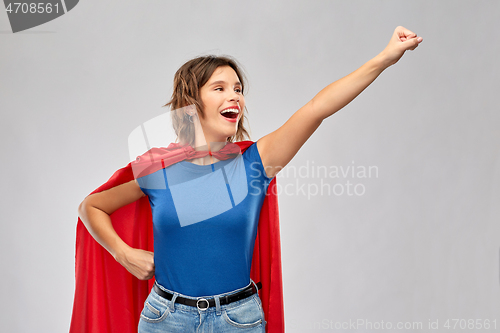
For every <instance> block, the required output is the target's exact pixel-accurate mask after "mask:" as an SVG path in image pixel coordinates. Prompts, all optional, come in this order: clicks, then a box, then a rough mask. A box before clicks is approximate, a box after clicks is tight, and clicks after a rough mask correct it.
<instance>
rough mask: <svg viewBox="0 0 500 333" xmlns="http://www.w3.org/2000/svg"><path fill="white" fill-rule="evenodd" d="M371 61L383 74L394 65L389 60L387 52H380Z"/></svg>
mask: <svg viewBox="0 0 500 333" xmlns="http://www.w3.org/2000/svg"><path fill="white" fill-rule="evenodd" d="M371 61H372V62H373V65H374V66H375V67H376V68H377V69H379V70H380V71H381V72H382V71H383V70H385V69H386V68H387V67H389V66H391V65H393V63H391V60H390V59H389V57H388V56H387V54H386V53H385V51H382V52H380V53H379V54H378V55H377V56H375V57H374V58H373V59H372V60H371Z"/></svg>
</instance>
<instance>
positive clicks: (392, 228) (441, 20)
mask: <svg viewBox="0 0 500 333" xmlns="http://www.w3.org/2000/svg"><path fill="white" fill-rule="evenodd" d="M499 13H500V2H498V1H456V0H453V1H451V0H450V1H403V2H401V1H307V2H306V1H301V2H298V1H293V2H291V1H274V2H263V1H251V2H248V1H247V2H235V1H184V2H183V3H182V4H180V2H174V1H134V2H124V1H106V2H102V1H95V0H86V1H81V2H80V3H79V4H78V6H76V7H75V8H74V9H73V10H72V11H71V12H69V13H68V14H66V15H63V16H62V17H60V18H58V19H56V20H54V21H51V22H48V23H47V24H44V25H42V26H39V27H36V28H34V29H31V30H29V31H26V32H24V33H18V34H12V33H10V32H9V31H10V26H9V23H8V20H7V15H6V13H5V12H3V13H2V14H0V30H1V31H2V33H1V34H0V49H1V52H0V101H1V102H0V103H1V104H0V105H1V122H0V126H1V131H0V135H1V140H0V145H1V154H2V162H3V163H2V164H1V166H0V168H1V169H0V171H1V174H2V176H3V183H4V185H3V186H2V191H1V194H0V195H1V201H0V202H1V211H2V217H1V227H0V228H1V229H0V250H1V251H0V260H1V269H2V274H1V283H0V299H1V303H0V304H1V305H0V306H1V308H0V322H1V326H2V331H4V332H51V333H53V332H66V331H67V330H68V327H69V322H70V317H71V310H72V302H73V292H74V247H75V243H74V241H75V225H76V224H75V223H76V217H77V207H78V204H79V203H80V202H81V201H82V200H83V198H84V197H85V196H86V195H87V194H88V193H90V192H91V191H92V190H93V189H95V188H96V187H97V186H99V185H100V184H102V183H103V182H104V181H106V180H107V179H108V178H109V177H110V176H111V174H112V173H113V172H114V171H115V170H116V169H118V168H120V167H122V166H124V165H126V164H127V163H128V162H129V158H128V151H127V137H128V134H129V133H130V132H131V131H132V130H133V129H134V128H135V127H136V126H138V125H140V124H141V123H143V122H144V121H147V120H149V119H151V118H153V117H155V116H157V115H159V114H162V113H163V112H165V109H164V108H161V107H160V106H161V105H163V104H164V103H166V102H167V101H168V98H169V97H170V94H171V91H172V82H173V75H174V73H175V71H176V70H177V69H178V68H179V67H180V66H181V65H182V64H183V63H184V62H185V61H187V60H189V59H191V58H193V57H195V56H198V55H201V54H208V53H214V54H218V55H221V54H229V55H232V56H234V57H235V58H236V59H238V61H239V62H240V63H242V64H243V67H244V69H245V71H246V73H247V75H248V78H249V81H250V86H249V91H248V94H247V96H246V100H247V106H248V110H249V119H250V124H251V130H252V139H253V140H257V139H259V138H260V137H262V136H264V135H266V134H267V133H270V132H271V131H273V130H275V129H277V128H278V127H279V126H281V125H282V124H283V123H284V122H285V121H286V120H287V119H288V118H289V117H290V116H291V115H292V114H293V112H295V111H296V110H298V109H299V108H300V107H301V106H302V105H304V104H305V103H306V102H307V101H308V100H310V99H311V98H312V97H313V96H314V95H315V94H316V93H317V92H319V91H320V90H321V89H322V88H323V87H325V86H326V85H327V84H329V83H331V82H333V81H335V80H337V79H339V78H341V77H343V76H344V75H347V74H348V73H350V72H351V71H353V70H355V69H356V68H358V67H359V66H361V65H362V64H363V63H364V62H366V61H367V60H369V59H370V58H372V57H373V56H375V55H377V54H378V53H379V52H380V51H382V50H383V48H384V47H385V46H386V45H387V42H388V41H389V38H390V36H391V35H392V33H393V31H394V28H395V27H396V26H398V25H403V26H405V27H407V28H409V29H411V30H413V31H414V32H416V33H417V34H418V35H420V36H422V37H423V38H424V42H423V44H421V45H420V46H419V47H418V48H417V49H416V50H415V51H413V52H408V53H407V54H406V55H405V56H404V57H403V58H402V59H401V61H400V62H399V63H398V64H396V65H395V66H393V67H390V68H389V69H388V70H387V71H385V72H384V73H383V74H382V75H381V76H380V77H379V78H378V79H377V80H376V81H375V82H374V83H373V84H372V86H370V87H369V88H368V89H367V90H366V91H365V92H363V93H362V94H361V95H360V96H359V97H358V98H357V99H356V100H355V101H353V102H352V103H351V104H350V105H348V106H347V107H346V108H344V109H343V110H341V111H340V112H338V113H337V114H335V115H333V116H332V117H330V118H328V119H327V120H325V121H324V122H323V124H322V125H321V126H320V128H319V129H318V130H317V132H316V133H315V134H314V135H313V136H312V137H311V138H310V140H309V141H308V142H307V143H306V144H305V145H304V146H303V147H302V149H301V150H300V151H299V153H298V154H297V155H296V157H295V158H294V159H293V160H292V162H291V163H290V164H289V166H288V167H287V168H290V169H291V168H296V169H298V168H299V167H300V166H305V165H307V163H309V165H312V163H314V165H315V166H319V165H323V166H327V167H330V166H337V167H341V166H342V167H344V168H347V167H348V166H353V165H355V166H377V168H378V177H375V176H372V177H371V178H357V177H354V178H351V177H347V178H344V177H341V178H331V177H328V178H325V179H323V181H324V182H327V183H329V184H335V183H341V184H346V182H347V181H348V180H350V181H351V183H352V184H362V185H363V186H364V188H365V193H364V194H363V195H352V196H349V195H347V194H346V193H344V194H343V195H325V194H324V195H319V194H318V195H311V192H309V197H308V196H307V195H305V194H304V193H302V192H300V191H299V192H294V189H296V188H298V187H299V186H300V184H313V183H314V184H320V182H321V179H320V178H312V177H309V178H307V177H299V178H298V179H297V180H296V179H294V178H293V177H291V176H289V177H284V176H282V177H280V178H278V183H280V184H283V185H285V184H291V185H290V186H289V187H288V190H289V194H288V195H287V194H282V195H280V196H279V204H280V214H281V216H280V217H281V236H282V251H283V277H284V278H283V282H284V292H285V303H286V307H285V313H286V324H287V332H309V331H310V332H315V331H324V330H330V331H331V330H332V329H334V328H335V323H340V324H342V323H344V322H349V321H351V322H352V321H356V320H366V321H371V322H372V323H373V324H374V325H375V326H376V323H378V324H379V325H381V324H382V322H384V324H385V323H387V322H391V323H393V325H396V324H397V322H403V323H405V322H421V323H423V327H424V329H422V330H419V329H408V330H404V329H403V330H396V329H393V330H387V329H382V328H380V329H378V330H375V327H374V328H373V329H369V328H368V327H367V326H359V327H357V329H354V328H351V329H340V330H336V331H346V332H351V331H357V332H371V331H377V332H382V331H392V332H394V331H422V332H424V331H428V329H426V327H427V325H428V323H429V320H430V321H432V322H435V321H436V320H438V321H439V327H440V329H439V330H438V331H453V330H446V329H444V328H443V325H444V323H445V321H446V320H447V319H462V320H469V319H474V320H476V319H481V320H484V319H489V320H497V328H498V326H500V316H499V313H500V301H499V297H500V295H499V247H500V239H499V234H500V225H499V223H498V222H499V218H498V216H499V215H500V206H499V205H498V202H500V190H499V189H500V187H499V185H500V171H499V170H500V168H499V167H500V158H499V157H500V155H499V149H498V148H499V144H500V135H499V132H498V125H499V121H500V114H499V112H498V102H497V98H496V96H497V90H498V78H499V68H500V67H499V65H498V57H499V54H500V52H499V51H500V43H499V42H498V29H497V28H498V26H497V23H496V22H498V18H499ZM284 171H285V170H284ZM284 171H283V173H284ZM297 181H299V182H300V183H297ZM297 184H298V185H297ZM290 192H292V193H290ZM451 324H453V322H451ZM337 325H338V324H337ZM379 327H380V326H379ZM459 331H461V332H463V331H469V332H474V331H481V332H482V331H492V332H493V331H494V330H493V329H491V328H490V330H485V329H464V330H459Z"/></svg>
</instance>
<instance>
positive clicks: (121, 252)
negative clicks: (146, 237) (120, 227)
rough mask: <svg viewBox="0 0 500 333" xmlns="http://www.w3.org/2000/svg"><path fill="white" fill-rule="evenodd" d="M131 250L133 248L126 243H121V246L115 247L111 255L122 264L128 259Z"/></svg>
mask: <svg viewBox="0 0 500 333" xmlns="http://www.w3.org/2000/svg"><path fill="white" fill-rule="evenodd" d="M130 249H131V247H130V246H128V245H127V244H126V243H125V242H121V243H120V244H117V245H116V246H114V247H113V250H112V252H111V255H112V256H113V258H115V260H116V261H117V262H119V263H120V264H121V263H122V262H123V261H124V259H125V258H126V257H127V253H128V252H129V251H130Z"/></svg>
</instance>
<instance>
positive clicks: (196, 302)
mask: <svg viewBox="0 0 500 333" xmlns="http://www.w3.org/2000/svg"><path fill="white" fill-rule="evenodd" d="M257 288H258V289H257ZM257 288H255V285H254V284H253V283H250V285H249V286H248V287H246V288H245V289H243V290H241V291H238V292H237V293H236V294H232V295H227V296H219V301H220V305H226V304H229V303H232V302H236V301H239V300H241V299H244V298H247V297H249V296H252V295H253V294H255V293H256V292H257V290H259V289H260V288H262V285H261V283H260V282H258V283H257ZM154 290H155V291H156V293H157V294H158V295H160V296H161V297H163V298H165V299H167V300H169V301H171V300H172V297H173V296H174V295H173V294H171V293H169V292H167V291H165V290H163V289H161V288H160V287H158V285H157V284H156V282H155V284H154ZM175 302H176V303H179V304H184V305H189V306H193V307H197V308H198V309H200V310H206V309H208V308H209V307H215V299H214V298H210V299H205V298H203V297H200V298H198V299H191V298H185V297H181V296H177V298H176V299H175Z"/></svg>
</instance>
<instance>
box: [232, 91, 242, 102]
mask: <svg viewBox="0 0 500 333" xmlns="http://www.w3.org/2000/svg"><path fill="white" fill-rule="evenodd" d="M229 100H230V101H236V102H239V101H240V95H239V94H238V93H237V92H235V91H233V93H232V94H231V95H230V96H229Z"/></svg>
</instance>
